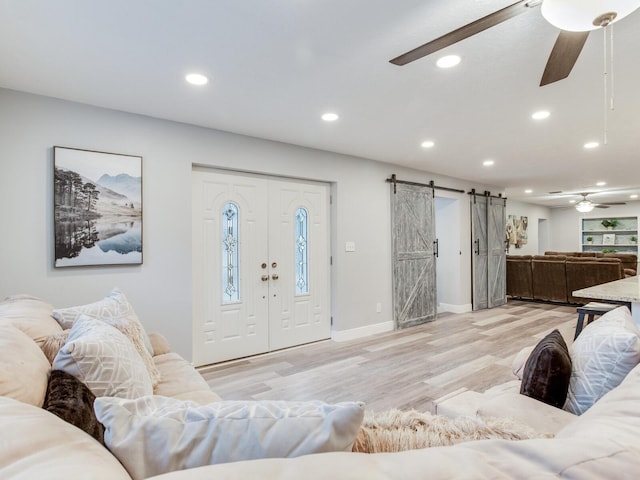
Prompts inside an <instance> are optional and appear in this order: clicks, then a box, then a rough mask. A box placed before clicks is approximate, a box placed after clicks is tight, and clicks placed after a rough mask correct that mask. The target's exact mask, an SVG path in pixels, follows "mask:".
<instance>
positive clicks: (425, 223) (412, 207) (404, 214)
mask: <svg viewBox="0 0 640 480" xmlns="http://www.w3.org/2000/svg"><path fill="white" fill-rule="evenodd" d="M434 203H435V202H434V191H433V188H430V187H424V186H416V185H405V184H397V185H396V186H395V193H394V187H392V190H391V232H392V244H393V245H392V249H393V260H392V261H393V308H394V317H395V321H396V326H397V327H399V328H404V327H410V326H413V325H418V324H420V323H425V322H428V321H431V320H434V319H435V318H436V259H435V251H434V247H435V240H436V238H435V206H434Z"/></svg>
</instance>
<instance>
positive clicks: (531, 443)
mask: <svg viewBox="0 0 640 480" xmlns="http://www.w3.org/2000/svg"><path fill="white" fill-rule="evenodd" d="M18 304H19V305H20V308H18V307H17V305H18ZM25 305H26V306H25ZM51 308H52V307H51V306H50V305H48V304H46V303H45V302H42V301H38V300H35V299H31V298H28V297H26V298H25V297H23V298H22V299H20V300H19V301H18V302H15V301H14V302H13V304H11V303H9V304H4V305H3V304H0V330H2V329H4V330H2V332H3V333H2V334H4V335H9V334H11V332H13V330H12V329H13V328H14V327H15V328H18V329H19V330H20V331H21V332H23V333H25V334H26V335H28V336H29V337H30V338H31V339H32V340H33V341H35V342H38V341H39V340H41V339H42V337H43V336H46V335H51V334H55V333H56V332H59V331H60V330H61V328H60V326H59V325H58V324H57V323H56V322H55V321H53V320H52V319H51V317H50V316H49V313H50V310H51ZM7 325H11V327H9V326H7ZM585 330H586V329H585ZM151 337H152V341H153V343H154V345H153V350H154V354H155V355H154V357H153V359H154V363H155V365H156V366H157V367H158V369H159V370H160V372H161V381H160V383H159V384H158V385H157V387H156V388H155V390H154V393H156V394H161V395H164V396H169V397H174V398H179V399H191V400H194V401H196V402H199V403H202V404H205V403H208V402H216V401H217V400H219V398H218V397H217V395H215V394H214V393H212V392H211V391H210V390H209V388H208V386H207V384H206V382H204V380H203V379H202V378H201V377H200V376H199V375H198V373H197V372H196V371H195V370H194V369H193V368H192V367H191V366H190V365H189V364H188V362H186V361H185V360H184V359H182V358H181V357H180V356H179V355H177V354H175V353H171V352H168V351H167V344H166V341H164V340H163V339H162V337H160V336H154V335H151ZM12 345H13V344H9V343H8V342H5V343H3V344H2V345H1V346H2V352H1V353H0V376H1V377H2V378H0V392H1V393H2V396H0V478H2V479H7V480H8V479H11V480H14V479H36V478H47V479H65V480H68V479H69V478H82V479H109V480H118V479H130V478H131V477H130V476H129V474H128V473H127V471H126V470H125V468H123V467H122V465H121V464H120V463H119V461H118V460H117V459H116V458H115V457H114V456H113V455H112V454H111V453H110V452H109V451H108V450H107V449H106V448H105V447H104V446H102V445H101V444H100V443H98V442H97V441H96V440H94V439H93V438H92V437H90V436H89V435H87V434H86V433H84V432H83V431H81V430H79V429H77V428H76V427H74V426H72V425H70V424H68V423H66V422H65V421H63V420H61V419H60V418H58V417H56V416H55V415H53V414H51V413H49V412H47V411H45V410H43V409H42V408H40V406H38V405H37V398H38V397H40V396H42V395H43V393H42V391H43V385H42V384H41V383H42V380H41V379H40V380H38V378H37V377H38V375H41V374H39V373H38V372H37V371H36V369H31V364H32V363H33V362H35V361H36V360H33V358H32V357H31V356H30V355H36V354H35V353H34V352H35V351H34V350H32V349H29V348H24V347H22V348H21V347H20V346H19V345H13V346H12ZM36 356H37V355H36ZM37 361H40V360H37ZM12 362H13V363H12ZM11 365H13V366H14V367H15V368H14V369H13V370H11V371H9V369H10V367H11ZM29 369H31V370H32V371H33V373H28V374H27V373H24V372H29V371H30V370H29ZM12 375H13V377H12ZM16 375H21V377H22V378H18V379H16ZM27 375H28V380H29V382H30V388H27V389H25V388H24V385H25V379H26V378H25V376H27ZM14 382H15V383H14ZM45 382H46V380H45ZM18 384H22V388H20V387H15V388H14V386H15V385H18ZM44 387H45V388H46V385H45V386H44ZM510 395H511V394H510V393H507V394H505V395H503V396H502V399H501V400H500V399H499V397H500V396H493V397H492V401H496V399H497V398H498V401H497V402H498V403H496V404H495V405H494V406H493V407H492V408H493V409H494V410H493V411H492V415H495V414H496V413H498V414H499V413H500V412H499V410H501V409H504V410H503V411H502V414H503V415H504V414H506V415H509V416H510V415H513V414H514V413H517V411H518V410H529V409H531V411H535V412H536V413H534V414H529V413H530V412H528V414H527V415H525V416H524V417H526V419H527V421H528V422H530V423H532V424H535V423H536V419H543V418H544V417H545V416H549V414H550V413H554V414H557V410H558V409H556V408H554V407H550V406H547V405H540V402H537V401H536V400H533V399H530V398H528V397H523V396H521V395H520V396H516V397H514V398H515V399H514V398H511V399H509V396H510ZM16 397H18V398H19V397H23V398H24V399H25V400H27V401H23V400H19V399H16ZM29 397H31V400H29ZM520 397H522V398H520ZM33 398H35V399H36V400H35V401H34V400H33ZM29 401H31V402H32V403H35V404H30V403H29ZM500 402H502V403H500ZM638 405H640V367H638V366H636V367H635V368H633V370H631V372H630V373H629V374H628V375H627V376H626V378H625V379H624V380H623V381H622V383H621V384H620V385H619V386H617V387H616V388H614V389H613V390H611V391H610V392H609V393H607V394H606V395H604V397H602V398H601V399H600V400H599V401H597V403H595V405H593V406H592V407H591V408H590V409H589V410H587V411H586V413H584V414H582V415H580V416H575V415H572V414H567V415H568V417H567V416H565V415H563V414H559V415H558V416H559V417H562V418H559V419H558V420H557V423H555V425H556V426H555V427H553V425H554V421H551V422H549V421H547V422H546V424H547V425H549V424H551V425H552V427H551V428H553V429H554V434H555V436H554V438H545V439H535V440H522V441H507V440H482V441H474V442H466V443H460V444H458V445H455V446H449V447H433V448H427V449H421V450H412V451H405V452H399V453H388V454H356V453H350V452H333V453H320V454H313V455H304V456H300V457H296V458H274V459H263V460H252V461H239V462H234V463H225V464H219V465H209V466H204V467H199V468H192V469H188V470H181V471H174V472H171V473H167V474H164V475H159V476H156V477H153V478H157V479H165V480H179V479H184V480H187V479H189V480H199V479H201V480H205V479H207V480H212V479H216V480H219V479H254V478H256V479H257V478H265V479H282V480H293V479H296V480H297V479H302V478H304V479H306V480H313V479H327V478H331V479H363V478H365V479H368V480H376V479H398V480H406V479H413V478H425V479H426V478H428V479H452V478H456V479H457V478H473V479H482V478H487V479H488V478H492V479H495V478H559V477H562V478H575V479H603V478H607V479H609V478H629V479H631V478H633V479H635V478H638V476H639V475H640V409H639V408H638ZM479 408H480V407H479ZM496 409H497V410H498V412H496V411H495V410H496ZM565 413H566V412H565ZM544 428H548V427H546V426H545V427H544ZM160 454H161V453H160V452H159V453H158V455H160Z"/></svg>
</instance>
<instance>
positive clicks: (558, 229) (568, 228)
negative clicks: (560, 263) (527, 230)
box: [551, 201, 640, 252]
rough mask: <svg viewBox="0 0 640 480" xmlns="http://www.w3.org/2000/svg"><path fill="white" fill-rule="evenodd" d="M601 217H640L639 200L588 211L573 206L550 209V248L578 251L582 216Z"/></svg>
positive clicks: (561, 250) (579, 248)
mask: <svg viewBox="0 0 640 480" xmlns="http://www.w3.org/2000/svg"><path fill="white" fill-rule="evenodd" d="M602 217H640V202H639V201H634V202H627V204H626V205H616V206H611V207H609V208H594V209H593V210H592V211H591V212H589V213H580V212H578V211H577V210H576V209H575V208H573V207H571V208H554V209H551V222H552V225H553V229H552V231H551V245H552V247H553V248H552V250H556V251H560V252H578V251H580V250H581V249H582V248H581V245H580V241H581V239H580V229H581V220H582V219H583V218H602Z"/></svg>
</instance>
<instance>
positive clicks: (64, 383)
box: [42, 370, 104, 445]
mask: <svg viewBox="0 0 640 480" xmlns="http://www.w3.org/2000/svg"><path fill="white" fill-rule="evenodd" d="M95 399H96V397H95V395H94V394H93V393H91V390H89V388H88V387H87V386H86V385H85V384H84V383H82V382H81V381H80V380H78V379H77V378H76V377H74V376H73V375H70V374H68V373H67V372H63V371H62V370H52V371H51V375H50V376H49V384H48V385H47V393H46V396H45V399H44V405H43V407H42V408H44V409H45V410H48V411H49V412H51V413H53V414H54V415H57V416H58V417H60V418H61V419H63V420H64V421H66V422H68V423H70V424H72V425H75V426H76V427H78V428H79V429H81V430H84V431H85V432H86V433H88V434H89V435H91V436H92V437H93V438H95V439H96V440H98V441H99V442H100V443H101V444H102V445H104V426H103V425H102V424H101V423H100V422H98V419H97V418H96V414H95V412H94V411H93V402H94V400H95Z"/></svg>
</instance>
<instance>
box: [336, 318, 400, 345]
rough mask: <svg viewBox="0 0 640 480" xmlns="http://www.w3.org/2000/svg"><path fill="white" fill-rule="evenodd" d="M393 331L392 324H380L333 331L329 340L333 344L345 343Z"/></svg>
mask: <svg viewBox="0 0 640 480" xmlns="http://www.w3.org/2000/svg"><path fill="white" fill-rule="evenodd" d="M393 329H394V325H393V322H382V323H376V324H374V325H367V326H366V327H358V328H352V329H349V330H334V331H332V332H331V340H333V341H334V342H346V341H349V340H355V339H357V338H362V337H368V336H369V335H375V334H376V333H384V332H390V331H392V330H393Z"/></svg>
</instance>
